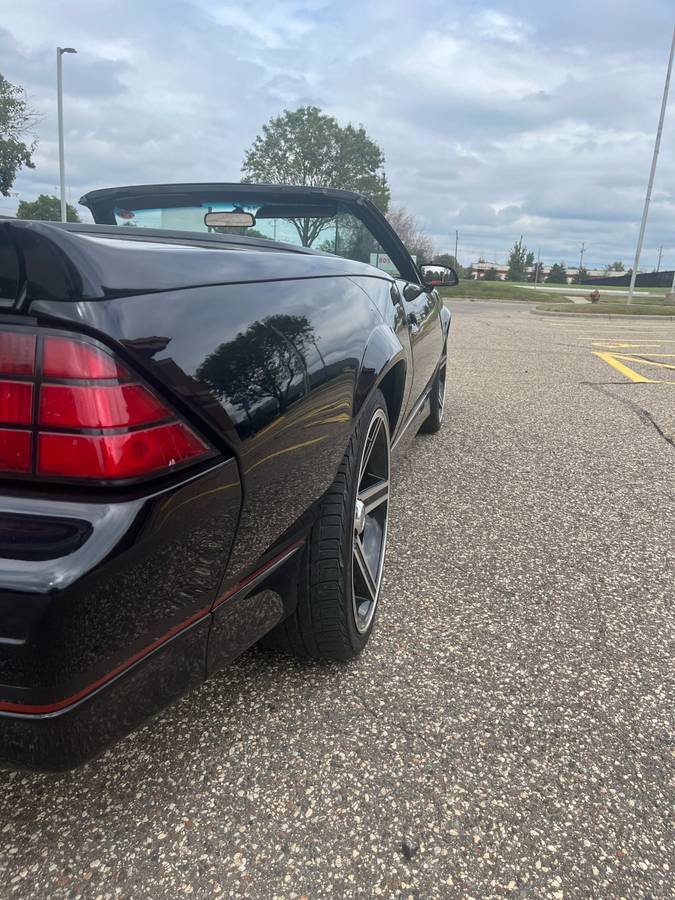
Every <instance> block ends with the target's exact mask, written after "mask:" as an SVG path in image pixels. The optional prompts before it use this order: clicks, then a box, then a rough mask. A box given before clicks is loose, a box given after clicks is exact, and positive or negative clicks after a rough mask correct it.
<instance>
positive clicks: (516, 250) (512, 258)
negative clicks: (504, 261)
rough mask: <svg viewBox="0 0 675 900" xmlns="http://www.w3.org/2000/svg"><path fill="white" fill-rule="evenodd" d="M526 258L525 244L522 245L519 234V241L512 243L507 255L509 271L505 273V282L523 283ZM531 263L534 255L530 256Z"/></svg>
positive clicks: (521, 238)
mask: <svg viewBox="0 0 675 900" xmlns="http://www.w3.org/2000/svg"><path fill="white" fill-rule="evenodd" d="M527 258H528V251H527V247H526V246H525V244H523V236H522V234H521V236H520V240H517V241H516V242H515V243H514V245H513V247H512V248H511V252H510V253H509V270H508V272H507V273H506V279H507V281H525V269H526V267H527ZM532 261H533V262H534V254H532Z"/></svg>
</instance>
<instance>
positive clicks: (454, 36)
mask: <svg viewBox="0 0 675 900" xmlns="http://www.w3.org/2000/svg"><path fill="white" fill-rule="evenodd" d="M674 20H675V6H674V5H673V0H643V2H639V3H638V2H630V3H627V2H621V0H615V2H605V0H587V2H582V0H566V2H565V3H559V2H542V0H512V2H501V3H500V2H493V3H483V2H448V0H442V2H435V0H418V2H416V3H409V2H397V0H387V2H384V0H374V2H369V0H365V2H364V0H360V2H353V0H343V2H340V3H329V2H322V0H309V2H296V0H279V2H276V0H268V2H267V3H243V2H222V0H145V2H139V0H68V2H65V0H60V2H51V0H21V2H19V0H0V71H1V72H2V73H3V74H4V75H5V77H6V78H8V79H9V80H10V81H12V82H15V83H18V84H22V85H24V86H25V87H26V89H27V90H28V93H29V95H30V99H31V102H32V105H33V106H34V107H35V109H36V110H37V111H38V112H39V113H40V114H41V119H40V121H39V123H38V125H37V126H36V133H37V136H38V138H39V149H38V152H37V155H36V158H35V161H36V164H37V168H36V169H35V170H34V171H30V170H28V171H24V172H23V173H21V174H20V176H19V178H18V179H17V181H16V184H15V187H14V190H15V191H16V193H17V194H18V197H20V198H23V199H32V198H34V197H35V196H37V195H38V194H39V193H51V194H53V193H57V182H58V159H57V144H56V111H55V107H56V98H55V59H54V57H55V47H56V46H57V45H61V46H73V47H76V48H77V50H78V55H77V56H70V57H66V58H65V60H64V82H65V116H66V163H67V180H68V190H69V196H70V199H71V202H75V201H77V199H78V198H79V196H80V195H81V194H82V193H83V192H84V191H86V190H89V189H92V188H96V187H105V186H110V185H115V184H134V183H147V182H162V181H238V180H239V177H240V167H241V161H242V157H243V154H244V151H245V150H246V149H247V147H248V146H249V145H250V144H251V142H252V141H253V139H254V138H255V136H256V134H257V133H258V131H259V130H260V127H261V125H262V124H263V123H264V122H265V121H267V119H269V118H270V116H272V115H275V114H276V113H278V112H280V111H281V110H282V109H283V108H290V109H292V108H295V107H297V106H299V105H302V104H309V103H311V104H316V105H317V106H320V107H322V108H323V109H324V110H325V111H326V112H329V113H331V114H333V115H335V116H336V117H337V118H338V119H339V120H340V122H342V123H345V122H347V121H352V122H354V123H362V124H363V125H364V126H365V127H366V129H367V131H368V132H369V134H370V135H371V137H373V138H374V139H375V140H376V141H377V142H378V143H379V144H380V145H381V147H382V148H383V150H384V153H385V156H386V171H387V176H388V178H389V182H390V185H391V189H392V198H393V203H394V204H395V205H404V206H406V207H407V208H408V209H409V210H410V211H412V212H413V213H414V214H415V215H416V216H417V217H418V219H419V220H420V222H421V224H423V226H424V227H425V229H426V230H427V231H428V232H429V233H430V234H431V235H432V236H433V239H434V242H435V245H436V248H437V249H438V250H439V251H443V250H448V249H449V250H452V249H453V248H454V234H455V229H456V228H458V229H459V232H460V254H459V255H460V259H461V260H462V261H463V262H464V263H468V262H470V261H471V260H472V259H475V258H476V257H477V256H478V255H479V254H483V255H484V256H486V257H489V258H497V259H498V260H499V261H503V260H504V258H505V255H506V253H507V250H508V248H509V246H510V245H511V244H512V243H513V241H514V239H515V238H517V237H518V236H519V235H520V234H521V233H522V234H523V235H524V239H525V241H526V243H527V244H528V245H529V246H530V247H532V248H533V249H535V250H536V249H537V247H538V246H540V247H541V252H542V258H543V259H544V260H545V261H546V262H553V261H555V260H560V259H562V260H564V261H566V262H567V263H568V264H570V265H573V264H575V263H576V262H577V261H578V257H579V244H580V242H581V241H586V243H587V245H588V251H587V256H586V263H587V264H588V265H604V264H605V263H607V262H609V261H611V260H612V259H615V258H622V259H624V260H625V261H626V263H627V265H628V264H629V263H630V261H632V254H633V253H634V247H635V239H636V235H637V229H638V225H639V218H640V215H641V211H642V202H643V198H644V191H645V186H646V181H647V176H648V172H649V164H650V160H651V152H652V148H653V141H654V134H655V129H656V123H657V118H658V111H659V103H660V99H661V93H662V90H663V81H664V77H665V66H666V62H667V53H668V49H669V42H670V35H671V33H672V27H673V24H674ZM673 94H674V95H675V90H674V91H673ZM16 202H17V199H16V198H9V199H5V198H0V208H4V209H1V210H0V211H4V210H6V209H7V208H8V207H15V206H16ZM659 245H663V246H664V251H663V252H664V257H663V265H662V268H665V267H673V266H675V99H673V100H671V103H670V108H669V110H668V116H667V119H666V127H665V131H664V136H663V143H662V151H661V158H660V162H659V168H658V171H657V179H656V185H655V190H654V196H653V203H652V211H651V215H650V221H649V225H648V229H647V235H646V243H645V250H644V253H643V267H645V268H646V267H651V266H652V265H653V264H654V263H655V261H656V256H657V252H658V247H659Z"/></svg>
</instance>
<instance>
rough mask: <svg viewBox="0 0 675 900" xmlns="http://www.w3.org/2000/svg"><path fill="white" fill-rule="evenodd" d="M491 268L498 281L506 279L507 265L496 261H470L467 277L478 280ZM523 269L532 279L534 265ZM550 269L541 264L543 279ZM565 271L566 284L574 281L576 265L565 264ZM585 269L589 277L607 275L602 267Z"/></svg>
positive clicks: (577, 268) (529, 278) (529, 279)
mask: <svg viewBox="0 0 675 900" xmlns="http://www.w3.org/2000/svg"><path fill="white" fill-rule="evenodd" d="M491 269H494V271H495V273H496V275H497V280H498V281H506V276H507V274H508V271H509V267H508V266H507V265H502V264H500V263H496V262H477V263H472V265H471V267H470V268H469V278H473V279H474V281H480V280H481V279H484V278H485V275H486V274H487V272H489V271H490V270H491ZM525 271H526V273H527V280H528V281H532V280H534V266H530V267H529V268H527V269H526V270H525ZM550 271H551V267H550V266H542V272H543V276H544V277H543V279H542V280H543V281H546V279H547V278H548V273H549V272H550ZM565 271H566V273H567V284H572V283H573V282H574V281H576V278H577V274H578V272H579V267H578V266H569V267H568V266H566V267H565ZM586 271H587V272H588V277H589V278H602V277H606V275H607V273H606V272H605V270H604V269H587V270H586ZM618 274H620V273H618V272H617V275H618Z"/></svg>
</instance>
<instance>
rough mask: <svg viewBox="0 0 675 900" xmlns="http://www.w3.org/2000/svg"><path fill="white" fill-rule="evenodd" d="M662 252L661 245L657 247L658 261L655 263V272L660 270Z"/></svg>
mask: <svg viewBox="0 0 675 900" xmlns="http://www.w3.org/2000/svg"><path fill="white" fill-rule="evenodd" d="M662 254H663V246H661V247H659V259H658V262H657V263H656V271H657V272H660V271H661V256H662Z"/></svg>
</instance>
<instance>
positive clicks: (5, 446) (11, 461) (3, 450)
mask: <svg viewBox="0 0 675 900" xmlns="http://www.w3.org/2000/svg"><path fill="white" fill-rule="evenodd" d="M31 446H32V444H31V433H30V431H11V430H10V429H9V428H2V429H0V471H2V472H30V465H31V452H30V450H31Z"/></svg>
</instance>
